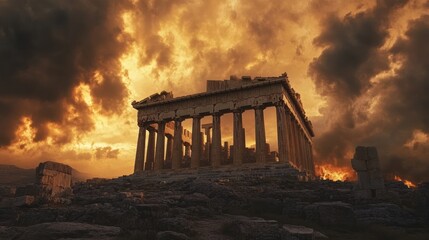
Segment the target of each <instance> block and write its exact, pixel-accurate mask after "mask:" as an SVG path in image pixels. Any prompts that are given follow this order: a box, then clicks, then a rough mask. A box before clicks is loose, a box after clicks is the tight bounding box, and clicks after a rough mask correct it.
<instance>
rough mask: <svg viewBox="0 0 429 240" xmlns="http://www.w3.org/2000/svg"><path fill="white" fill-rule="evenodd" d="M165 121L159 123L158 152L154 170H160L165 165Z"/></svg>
mask: <svg viewBox="0 0 429 240" xmlns="http://www.w3.org/2000/svg"><path fill="white" fill-rule="evenodd" d="M164 143H165V122H164V121H161V122H159V123H158V134H157V137H156V152H155V163H154V167H153V168H154V170H160V169H162V168H163V167H164V151H165V149H164V146H165V144H164Z"/></svg>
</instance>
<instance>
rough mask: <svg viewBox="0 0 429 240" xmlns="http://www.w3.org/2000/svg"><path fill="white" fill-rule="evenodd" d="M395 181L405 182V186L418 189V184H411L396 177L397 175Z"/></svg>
mask: <svg viewBox="0 0 429 240" xmlns="http://www.w3.org/2000/svg"><path fill="white" fill-rule="evenodd" d="M394 179H395V180H396V181H399V182H403V183H404V185H405V186H407V187H408V188H415V187H416V184H415V183H413V182H411V181H410V180H407V179H403V178H401V177H399V176H396V175H395V177H394Z"/></svg>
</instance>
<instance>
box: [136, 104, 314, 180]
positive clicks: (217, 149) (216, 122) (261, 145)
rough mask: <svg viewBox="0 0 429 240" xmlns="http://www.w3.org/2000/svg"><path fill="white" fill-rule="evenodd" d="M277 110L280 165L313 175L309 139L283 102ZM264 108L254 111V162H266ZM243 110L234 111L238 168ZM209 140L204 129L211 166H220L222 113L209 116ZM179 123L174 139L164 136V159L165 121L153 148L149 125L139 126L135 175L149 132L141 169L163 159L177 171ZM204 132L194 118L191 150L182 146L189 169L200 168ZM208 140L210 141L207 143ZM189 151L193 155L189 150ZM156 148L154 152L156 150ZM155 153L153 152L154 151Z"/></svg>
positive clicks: (180, 152)
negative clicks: (289, 165)
mask: <svg viewBox="0 0 429 240" xmlns="http://www.w3.org/2000/svg"><path fill="white" fill-rule="evenodd" d="M275 107H276V118H277V137H278V158H279V162H288V161H289V162H291V163H292V164H293V165H295V166H296V167H298V168H300V169H301V170H305V171H307V172H310V173H313V174H314V164H313V159H312V146H311V142H310V141H309V139H308V138H307V137H306V135H305V133H304V132H303V130H302V128H301V127H300V126H299V124H298V122H297V121H296V119H295V118H294V116H293V115H292V114H291V113H290V111H289V109H288V108H287V107H286V106H285V104H284V103H283V102H278V103H276V105H275ZM264 108H265V107H263V106H258V107H256V108H255V109H254V111H255V141H256V162H257V163H264V162H266V156H267V154H266V151H267V150H266V136H265V123H264ZM242 113H243V110H242V109H236V110H234V111H233V144H234V149H233V153H232V155H233V164H234V165H240V164H241V163H242V161H243V158H244V152H245V139H244V134H245V132H244V128H243V119H242ZM212 117H213V123H212V126H210V127H212V135H213V136H212V137H210V127H206V128H205V130H206V131H205V133H206V135H207V142H208V144H207V145H208V146H211V147H210V149H209V151H207V152H208V154H209V156H210V159H211V165H212V166H214V167H217V166H220V165H221V162H222V136H221V113H214V114H213V115H212ZM182 121H183V119H176V120H175V122H174V136H173V137H171V136H170V135H167V149H166V155H167V156H164V149H165V146H164V141H165V137H166V134H165V125H166V122H165V121H160V122H158V134H157V140H156V146H155V129H154V128H152V127H150V126H149V125H145V124H144V123H143V124H140V125H139V128H140V129H139V135H138V142H137V153H136V161H135V169H134V171H135V172H139V171H143V162H144V152H145V145H146V130H148V131H149V139H148V147H147V155H146V163H145V166H144V169H146V170H150V169H154V170H159V169H162V168H163V166H164V160H165V161H166V162H167V163H169V162H171V168H172V169H177V168H180V164H181V161H182V157H183V142H182V132H183V127H182ZM202 135H203V133H201V116H194V117H193V122H192V143H193V145H192V147H191V146H190V145H189V144H188V145H185V156H188V157H190V159H191V167H192V168H196V167H199V163H200V159H201V158H202V153H203V151H202V150H203V149H202V141H203V136H202ZM210 141H211V142H210ZM191 148H192V154H190V150H191ZM155 149H156V150H155ZM154 151H155V152H154ZM189 155H190V156H189Z"/></svg>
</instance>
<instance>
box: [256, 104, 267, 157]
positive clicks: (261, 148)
mask: <svg viewBox="0 0 429 240" xmlns="http://www.w3.org/2000/svg"><path fill="white" fill-rule="evenodd" d="M255 135H256V162H257V163H265V161H266V155H267V152H266V145H267V142H266V139H265V124H264V108H263V107H256V108H255Z"/></svg>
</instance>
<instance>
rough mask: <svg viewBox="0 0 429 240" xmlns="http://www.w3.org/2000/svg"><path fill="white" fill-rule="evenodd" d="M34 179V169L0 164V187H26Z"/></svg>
mask: <svg viewBox="0 0 429 240" xmlns="http://www.w3.org/2000/svg"><path fill="white" fill-rule="evenodd" d="M35 178H36V175H35V169H24V168H19V167H17V166H14V165H4V164H0V185H14V186H21V185H27V184H30V183H33V182H34V180H35Z"/></svg>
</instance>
